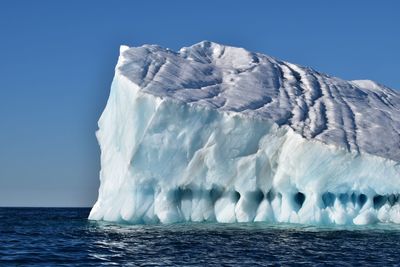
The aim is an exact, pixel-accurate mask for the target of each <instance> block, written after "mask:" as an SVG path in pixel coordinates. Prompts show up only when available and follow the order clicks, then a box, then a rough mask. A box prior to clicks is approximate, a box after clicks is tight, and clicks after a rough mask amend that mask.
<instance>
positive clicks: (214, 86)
mask: <svg viewBox="0 0 400 267" xmlns="http://www.w3.org/2000/svg"><path fill="white" fill-rule="evenodd" d="M117 75H123V76H125V77H126V78H128V79H129V80H130V81H131V82H133V83H134V84H136V85H137V86H138V87H139V88H140V90H141V91H142V92H145V93H149V94H152V95H155V96H160V97H170V98H173V99H178V100H181V101H184V102H186V103H193V104H199V105H203V106H208V107H210V108H214V109H217V110H219V111H231V112H240V113H241V114H246V115H249V116H256V117H260V118H263V119H267V120H273V121H274V122H276V123H277V124H279V125H288V126H290V127H291V128H292V129H293V130H294V131H295V132H297V133H299V134H301V135H302V136H303V137H305V138H307V139H314V140H319V141H321V142H323V143H326V144H329V145H337V146H340V147H343V148H345V149H348V150H349V151H355V152H366V153H369V154H373V155H377V156H381V157H385V158H388V159H392V160H395V161H400V134H399V133H400V113H399V110H400V93H399V92H397V91H394V90H391V89H389V88H387V87H385V86H383V85H380V84H378V83H375V82H373V81H368V80H358V81H345V80H342V79H339V78H336V77H330V76H328V75H326V74H323V73H319V72H317V71H315V70H313V69H310V68H307V67H302V66H299V65H295V64H291V63H288V62H285V61H280V60H278V59H275V58H272V57H270V56H267V55H263V54H260V53H252V52H249V51H247V50H245V49H243V48H237V47H230V46H224V45H220V44H217V43H212V42H208V41H204V42H201V43H198V44H195V45H193V46H191V47H184V48H182V49H181V50H180V51H179V52H174V51H171V50H169V49H165V48H162V47H159V46H156V45H144V46H141V47H132V48H129V47H126V46H122V47H121V55H120V58H119V62H118V65H117Z"/></svg>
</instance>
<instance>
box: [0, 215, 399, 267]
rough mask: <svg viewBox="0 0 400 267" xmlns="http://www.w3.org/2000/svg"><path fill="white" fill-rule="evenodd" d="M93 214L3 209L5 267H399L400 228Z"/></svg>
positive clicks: (1, 257) (0, 248)
mask: <svg viewBox="0 0 400 267" xmlns="http://www.w3.org/2000/svg"><path fill="white" fill-rule="evenodd" d="M89 211H90V209H88V208H0V265H1V266H121V265H122V266H271V265H272V266H279V265H284V266H299V265H307V266H309V265H314V266H315V265H316V266H354V265H362V266H377V265H381V266H394V265H399V263H400V257H399V255H400V227H399V226H397V225H374V226H365V227H360V226H357V227H355V226H352V227H350V226H349V227H312V226H305V225H272V224H265V223H251V224H216V223H185V224H171V225H121V224H114V223H107V222H95V221H89V220H88V219H87V216H88V214H89Z"/></svg>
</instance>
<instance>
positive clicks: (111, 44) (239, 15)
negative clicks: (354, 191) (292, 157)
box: [0, 0, 400, 207]
mask: <svg viewBox="0 0 400 267" xmlns="http://www.w3.org/2000/svg"><path fill="white" fill-rule="evenodd" d="M240 3H242V4H240ZM243 3H245V4H243ZM399 10H400V2H399V1H395V0H393V1H390V0H389V1H380V2H378V1H351V3H350V1H317V0H310V1H247V2H243V1H237V2H234V1H196V2H195V1H193V2H189V1H158V2H157V1H44V0H38V1H28V0H26V1H19V0H14V1H11V0H4V1H1V2H0V38H1V39H0V90H1V98H0V99H1V104H0V114H1V116H0V125H1V126H0V127H1V128H0V129H1V131H0V148H1V150H0V206H53V207H55V206H91V205H92V204H93V203H94V201H95V200H96V197H97V190H98V186H99V182H98V180H99V178H98V172H99V170H100V162H99V161H100V160H99V158H100V155H99V153H100V151H99V148H98V145H97V141H96V138H95V131H96V130H97V120H98V118H99V116H100V114H101V112H102V110H103V108H104V106H105V104H106V101H107V97H108V93H109V87H110V84H111V81H112V78H113V73H114V66H115V64H116V61H117V57H118V53H119V46H120V45H121V44H126V45H129V46H138V45H142V44H159V45H161V46H164V47H168V48H171V49H174V50H177V49H179V48H180V47H182V46H189V45H191V44H194V43H197V42H200V41H202V40H210V41H214V42H219V43H223V44H229V45H234V46H241V47H244V48H246V49H248V50H251V51H255V52H262V53H265V54H268V55H271V56H274V57H277V58H279V59H282V60H286V61H289V62H292V63H297V64H300V65H305V66H310V67H312V68H314V69H316V70H318V71H321V72H325V73H328V74H330V75H333V76H338V77H341V78H344V79H349V80H352V79H371V80H375V81H377V82H379V83H383V84H385V85H387V86H389V87H392V88H394V89H395V88H399V89H400V75H399V73H398V71H399V70H400V53H399V47H400V27H399V26H400V16H399V15H398V12H399Z"/></svg>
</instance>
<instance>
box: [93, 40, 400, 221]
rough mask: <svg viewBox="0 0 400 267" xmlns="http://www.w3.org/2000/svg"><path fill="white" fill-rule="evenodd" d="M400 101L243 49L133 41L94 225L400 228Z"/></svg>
mask: <svg viewBox="0 0 400 267" xmlns="http://www.w3.org/2000/svg"><path fill="white" fill-rule="evenodd" d="M399 110H400V94H399V92H397V91H395V90H392V89H390V88H387V87H385V86H383V85H381V84H378V83H376V82H373V81H369V80H357V81H345V80H343V79H340V78H336V77H331V76H329V75H326V74H323V73H320V72H318V71H315V70H313V69H311V68H308V67H302V66H299V65H296V64H291V63H288V62H285V61H281V60H278V59H275V58H273V57H270V56H267V55H263V54H260V53H253V52H249V51H247V50H245V49H243V48H237V47H231V46H225V45H221V44H217V43H213V42H208V41H203V42H201V43H198V44H195V45H193V46H191V47H184V48H182V49H180V50H179V51H178V52H175V51H172V50H170V49H165V48H162V47H160V46H157V45H144V46H141V47H131V48H129V47H127V46H121V48H120V56H119V59H118V63H117V66H116V68H115V76H114V79H113V82H112V86H111V91H110V95H109V99H108V101H107V105H106V107H105V110H104V112H103V113H102V115H101V117H100V119H99V122H98V125H99V130H98V131H97V133H96V134H97V138H98V141H99V144H100V148H101V171H100V189H99V197H98V200H97V202H96V203H95V205H94V206H93V208H92V210H91V212H90V215H89V219H92V220H105V221H112V222H123V223H132V224H140V223H174V222H184V221H193V222H203V221H211V222H222V223H233V222H253V221H254V222H270V223H280V222H284V223H304V224H316V225H319V224H322V225H329V224H340V225H346V224H357V225H364V224H373V223H378V222H382V223H400V198H399V196H400V179H399V178H400V167H399V161H400V134H399V133H400V115H399Z"/></svg>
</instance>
